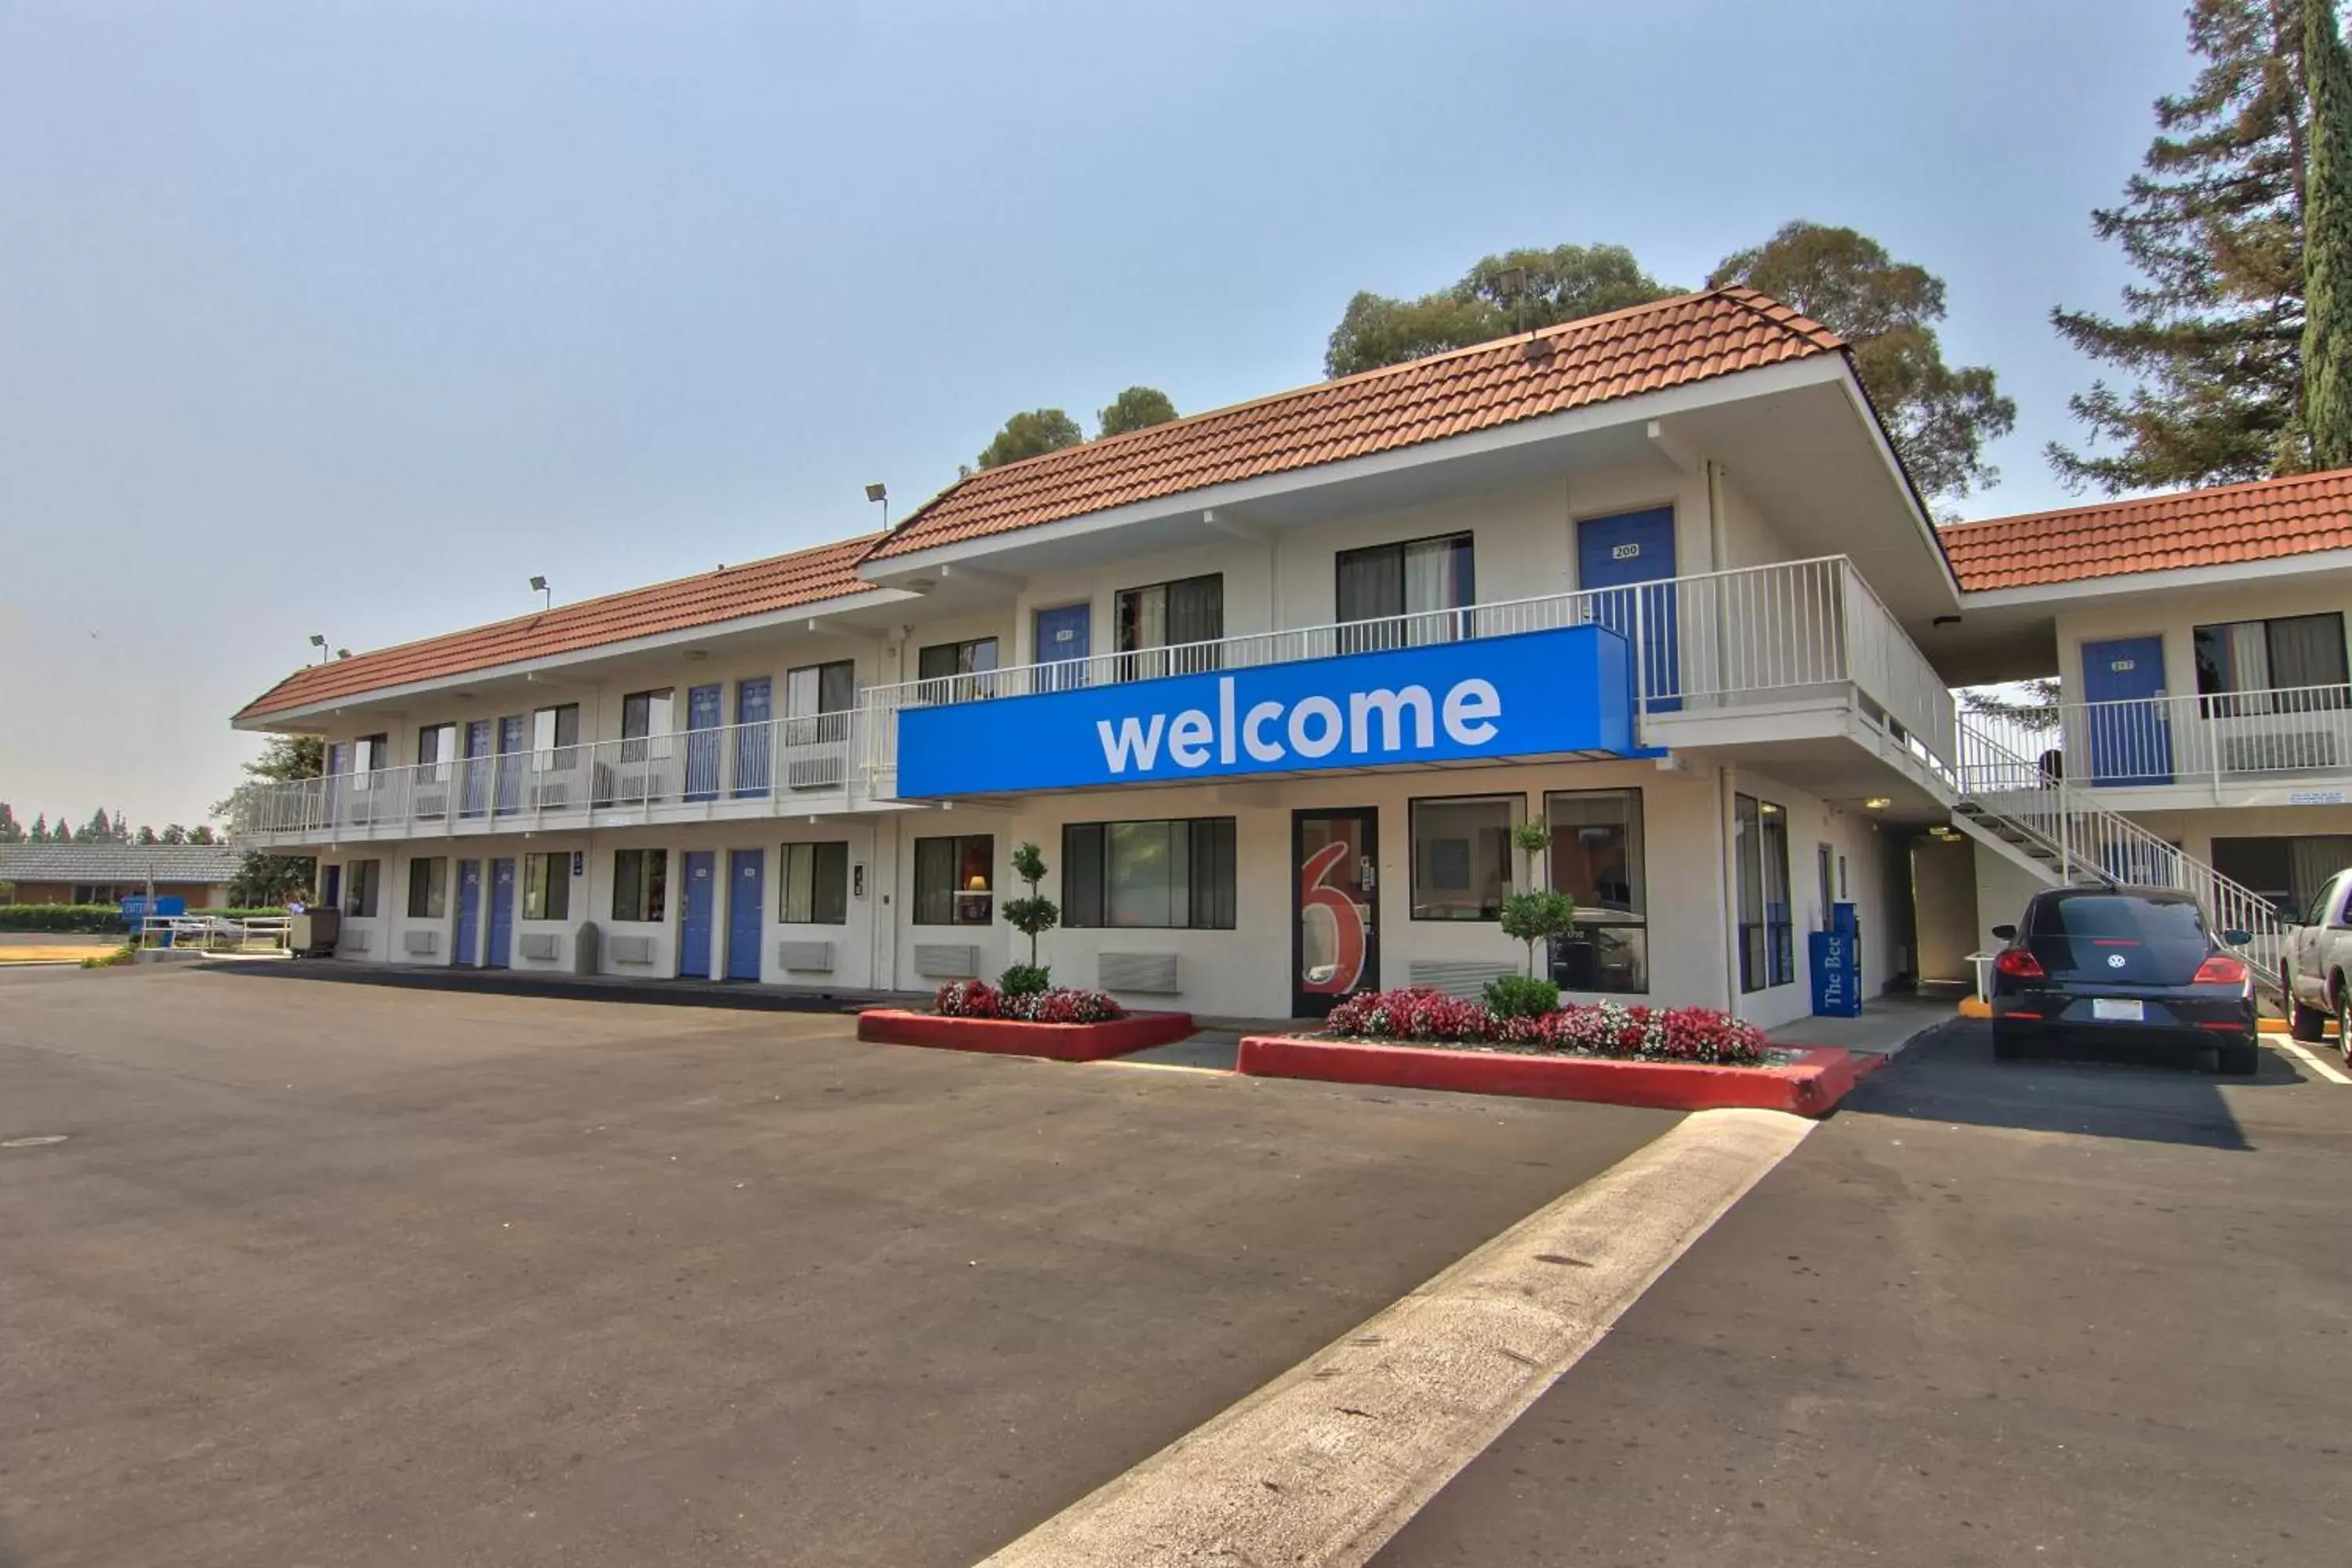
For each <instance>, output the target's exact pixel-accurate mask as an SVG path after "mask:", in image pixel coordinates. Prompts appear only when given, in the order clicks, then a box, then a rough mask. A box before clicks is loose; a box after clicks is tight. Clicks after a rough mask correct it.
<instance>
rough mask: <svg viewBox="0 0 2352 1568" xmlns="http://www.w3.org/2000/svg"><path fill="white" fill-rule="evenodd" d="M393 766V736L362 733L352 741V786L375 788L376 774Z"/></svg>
mask: <svg viewBox="0 0 2352 1568" xmlns="http://www.w3.org/2000/svg"><path fill="white" fill-rule="evenodd" d="M390 766H392V737H391V736H389V735H362V736H360V737H359V738H358V739H357V740H355V741H353V742H352V788H353V789H373V788H374V787H375V784H376V780H375V778H374V776H373V775H374V774H376V773H381V772H382V771H383V770H384V769H385V768H388V767H390Z"/></svg>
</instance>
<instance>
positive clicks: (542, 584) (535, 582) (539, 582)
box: [530, 577, 555, 610]
mask: <svg viewBox="0 0 2352 1568" xmlns="http://www.w3.org/2000/svg"><path fill="white" fill-rule="evenodd" d="M530 589H531V592H532V593H534V594H538V595H541V596H542V597H541V604H540V606H539V607H540V608H541V609H542V610H551V609H553V608H554V607H555V590H554V589H552V588H551V587H549V586H548V585H547V579H546V578H544V577H533V578H532V579H531V580H530Z"/></svg>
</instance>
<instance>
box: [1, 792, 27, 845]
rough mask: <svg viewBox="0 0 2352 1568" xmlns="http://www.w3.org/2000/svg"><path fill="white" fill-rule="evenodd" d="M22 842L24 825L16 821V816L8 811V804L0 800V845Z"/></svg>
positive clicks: (23, 839)
mask: <svg viewBox="0 0 2352 1568" xmlns="http://www.w3.org/2000/svg"><path fill="white" fill-rule="evenodd" d="M24 841H25V825H24V824H23V823H21V822H18V821H17V820H16V813H15V812H13V811H11V810H9V809H8V803H7V802H6V801H5V800H0V844H21V843H23V842H24Z"/></svg>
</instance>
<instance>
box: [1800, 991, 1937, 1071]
mask: <svg viewBox="0 0 2352 1568" xmlns="http://www.w3.org/2000/svg"><path fill="white" fill-rule="evenodd" d="M1958 1016H1959V1015H1958V1013H1957V1012H1956V1011H1954V1004H1953V1002H1952V999H1951V998H1949V997H1947V996H1914V995H1910V994H1907V993H1903V992H1894V993H1890V994H1886V995H1884V996H1874V997H1872V998H1871V999H1870V1000H1869V1001H1867V1002H1864V1004H1863V1005H1862V1014H1861V1016H1859V1017H1853V1018H1800V1019H1798V1020H1797V1021H1796V1022H1795V1023H1793V1024H1783V1025H1781V1026H1780V1027H1779V1028H1777V1029H1774V1030H1772V1031H1771V1032H1770V1036H1769V1038H1770V1039H1771V1041H1772V1043H1773V1044H1774V1045H1776V1046H1835V1047H1843V1048H1844V1049H1846V1050H1849V1051H1857V1052H1868V1053H1870V1054H1873V1055H1875V1056H1882V1057H1891V1056H1893V1055H1895V1052H1897V1051H1899V1050H1901V1049H1903V1047H1906V1046H1908V1045H1910V1044H1911V1043H1912V1042H1913V1041H1915V1040H1916V1039H1918V1038H1919V1037H1921V1036H1923V1035H1926V1034H1927V1033H1928V1032H1929V1031H1931V1030H1934V1029H1937V1028H1940V1027H1942V1026H1944V1025H1946V1024H1948V1023H1950V1022H1952V1021H1953V1020H1954V1019H1955V1018H1957V1017H1958Z"/></svg>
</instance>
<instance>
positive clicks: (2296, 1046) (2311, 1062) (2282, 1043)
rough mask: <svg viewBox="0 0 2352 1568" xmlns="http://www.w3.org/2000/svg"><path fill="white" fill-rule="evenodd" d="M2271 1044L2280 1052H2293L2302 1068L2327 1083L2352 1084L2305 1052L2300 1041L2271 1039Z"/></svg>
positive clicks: (2351, 1081)
mask: <svg viewBox="0 0 2352 1568" xmlns="http://www.w3.org/2000/svg"><path fill="white" fill-rule="evenodd" d="M2273 1044H2275V1045H2276V1046H2277V1047H2279V1048H2280V1049H2282V1050H2288V1051H2293V1052H2294V1054H2295V1055H2296V1056H2297V1057H2299V1058H2302V1060H2303V1065H2304V1066H2305V1067H2307V1068H2310V1069H2311V1070H2312V1071H2314V1072H2315V1073H2317V1074H2318V1075H2319V1076H2320V1077H2322V1078H2324V1079H2326V1080H2327V1081H2328V1082H2330V1083H2342V1084H2352V1078H2346V1077H2345V1076H2344V1075H2343V1074H2342V1073H2340V1072H2338V1071H2336V1069H2335V1068H2332V1067H2330V1066H2328V1065H2327V1064H2326V1062H2324V1061H2321V1060H2320V1059H2319V1058H2318V1057H2317V1056H2316V1055H2315V1054H2313V1053H2312V1052H2310V1051H2308V1050H2305V1048H2304V1045H2303V1042H2302V1041H2301V1040H2290V1039H2284V1038H2280V1037H2273Z"/></svg>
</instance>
